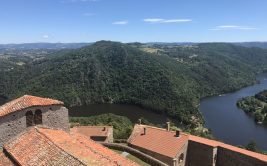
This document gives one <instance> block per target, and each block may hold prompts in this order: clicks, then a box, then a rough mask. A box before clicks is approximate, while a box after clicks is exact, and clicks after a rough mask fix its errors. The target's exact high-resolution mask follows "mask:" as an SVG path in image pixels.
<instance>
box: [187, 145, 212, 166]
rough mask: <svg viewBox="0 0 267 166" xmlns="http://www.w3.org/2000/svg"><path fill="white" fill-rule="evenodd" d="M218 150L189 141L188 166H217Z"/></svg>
mask: <svg viewBox="0 0 267 166" xmlns="http://www.w3.org/2000/svg"><path fill="white" fill-rule="evenodd" d="M216 156H217V148H214V147H212V146H209V145H205V144H201V143H198V142H194V141H191V140H189V142H188V150H187V157H186V166H215V165H216V163H215V162H216V161H215V160H216V158H217V157H216Z"/></svg>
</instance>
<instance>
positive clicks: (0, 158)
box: [0, 151, 14, 166]
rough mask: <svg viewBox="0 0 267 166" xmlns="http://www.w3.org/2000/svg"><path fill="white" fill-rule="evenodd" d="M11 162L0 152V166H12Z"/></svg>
mask: <svg viewBox="0 0 267 166" xmlns="http://www.w3.org/2000/svg"><path fill="white" fill-rule="evenodd" d="M13 165H14V164H13V163H12V161H11V160H10V159H9V158H8V157H7V156H6V155H5V154H4V153H3V152H1V151H0V166H13Z"/></svg>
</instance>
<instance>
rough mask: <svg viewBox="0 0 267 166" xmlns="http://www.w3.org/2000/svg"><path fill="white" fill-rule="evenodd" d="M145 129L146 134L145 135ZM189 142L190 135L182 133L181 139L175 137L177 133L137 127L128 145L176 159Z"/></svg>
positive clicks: (141, 126) (144, 126)
mask: <svg viewBox="0 0 267 166" xmlns="http://www.w3.org/2000/svg"><path fill="white" fill-rule="evenodd" d="M144 128H146V134H145V135H144V134H143V133H144ZM187 142H188V135H186V134H183V133H181V134H180V137H176V136H175V132H170V131H167V130H165V129H161V128H156V127H151V126H146V125H135V127H134V130H133V132H132V135H131V136H130V138H129V139H128V143H130V144H132V145H135V146H138V147H141V148H145V149H147V150H150V151H153V152H156V153H159V154H162V155H165V156H168V157H171V158H174V157H175V156H176V155H177V154H178V152H179V150H180V149H181V148H182V147H183V146H184V145H185V144H186V143H187Z"/></svg>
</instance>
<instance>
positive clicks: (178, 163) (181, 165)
mask: <svg viewBox="0 0 267 166" xmlns="http://www.w3.org/2000/svg"><path fill="white" fill-rule="evenodd" d="M187 150H188V143H186V144H184V146H183V147H182V148H181V150H180V151H179V153H178V154H177V155H176V157H175V160H174V161H173V166H185V164H186V157H187Z"/></svg>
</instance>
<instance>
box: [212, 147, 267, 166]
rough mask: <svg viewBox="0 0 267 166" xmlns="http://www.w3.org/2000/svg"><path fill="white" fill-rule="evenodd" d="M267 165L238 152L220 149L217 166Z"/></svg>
mask: <svg viewBox="0 0 267 166" xmlns="http://www.w3.org/2000/svg"><path fill="white" fill-rule="evenodd" d="M266 165H267V163H266V162H263V161H261V160H259V159H257V158H253V157H250V156H247V155H244V154H241V153H238V152H234V151H231V150H229V149H225V148H223V147H218V157H217V165H216V166H266Z"/></svg>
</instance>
